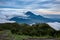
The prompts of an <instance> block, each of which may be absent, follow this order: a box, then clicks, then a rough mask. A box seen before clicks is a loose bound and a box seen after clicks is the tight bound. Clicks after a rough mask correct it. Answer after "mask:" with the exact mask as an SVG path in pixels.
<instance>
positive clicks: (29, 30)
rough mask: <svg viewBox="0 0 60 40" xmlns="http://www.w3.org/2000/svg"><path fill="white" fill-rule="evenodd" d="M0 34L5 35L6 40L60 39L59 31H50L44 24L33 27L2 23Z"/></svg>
mask: <svg viewBox="0 0 60 40" xmlns="http://www.w3.org/2000/svg"><path fill="white" fill-rule="evenodd" d="M4 30H7V31H4ZM3 31H4V32H3ZM5 33H6V34H5ZM1 34H2V35H3V34H5V35H7V38H8V39H9V38H10V37H12V38H10V39H14V40H22V39H26V38H60V31H56V30H54V29H52V28H51V27H50V26H49V25H48V24H46V23H39V24H33V25H28V24H17V23H4V24H0V35H1ZM8 36H9V37H8ZM5 37H6V36H5Z"/></svg>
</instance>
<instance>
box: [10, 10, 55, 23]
mask: <svg viewBox="0 0 60 40" xmlns="http://www.w3.org/2000/svg"><path fill="white" fill-rule="evenodd" d="M25 15H27V16H28V17H27V19H24V18H19V17H17V16H16V17H13V18H11V19H10V20H13V21H16V22H17V23H27V24H32V23H47V22H56V20H53V19H49V18H45V17H43V16H41V15H35V14H34V13H32V12H30V11H28V12H26V13H25Z"/></svg>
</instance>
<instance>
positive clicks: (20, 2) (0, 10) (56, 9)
mask: <svg viewBox="0 0 60 40" xmlns="http://www.w3.org/2000/svg"><path fill="white" fill-rule="evenodd" d="M27 11H32V12H34V13H35V14H40V15H45V14H58V15H60V0H0V19H10V18H12V17H14V16H23V17H27V16H26V15H25V14H24V13H25V12H27ZM2 16H3V17H2Z"/></svg>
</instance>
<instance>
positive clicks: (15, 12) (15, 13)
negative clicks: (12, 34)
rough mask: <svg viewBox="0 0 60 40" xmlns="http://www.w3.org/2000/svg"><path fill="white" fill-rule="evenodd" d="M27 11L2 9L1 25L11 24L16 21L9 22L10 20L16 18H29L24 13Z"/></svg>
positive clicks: (0, 9) (0, 10)
mask: <svg viewBox="0 0 60 40" xmlns="http://www.w3.org/2000/svg"><path fill="white" fill-rule="evenodd" d="M26 11H27V10H26V9H11V8H0V23H5V22H9V23H12V22H14V21H9V20H8V19H11V18H13V17H15V16H18V17H28V16H27V15H25V14H24V13H25V12H26Z"/></svg>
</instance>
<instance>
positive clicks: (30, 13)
mask: <svg viewBox="0 0 60 40" xmlns="http://www.w3.org/2000/svg"><path fill="white" fill-rule="evenodd" d="M26 15H35V14H34V13H32V12H30V11H28V12H26Z"/></svg>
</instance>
